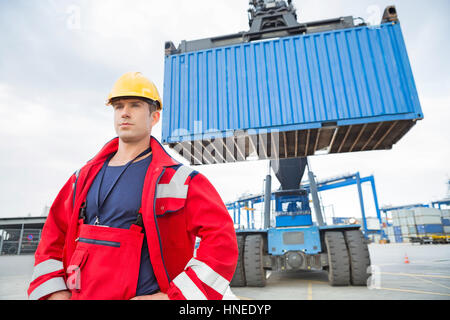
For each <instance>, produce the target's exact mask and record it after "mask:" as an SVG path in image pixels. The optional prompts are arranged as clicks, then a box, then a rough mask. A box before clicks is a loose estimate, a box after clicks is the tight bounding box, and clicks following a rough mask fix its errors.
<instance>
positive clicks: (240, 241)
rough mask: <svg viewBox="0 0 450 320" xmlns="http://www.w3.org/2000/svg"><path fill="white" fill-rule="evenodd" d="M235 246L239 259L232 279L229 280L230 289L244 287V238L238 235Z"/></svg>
mask: <svg viewBox="0 0 450 320" xmlns="http://www.w3.org/2000/svg"><path fill="white" fill-rule="evenodd" d="M236 238H237V245H238V249H239V257H238V261H237V265H236V271H235V272H234V276H233V279H231V282H230V286H232V287H245V283H246V282H245V271H244V247H245V236H244V235H238V236H237V237H236Z"/></svg>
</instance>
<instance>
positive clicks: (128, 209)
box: [85, 155, 159, 296]
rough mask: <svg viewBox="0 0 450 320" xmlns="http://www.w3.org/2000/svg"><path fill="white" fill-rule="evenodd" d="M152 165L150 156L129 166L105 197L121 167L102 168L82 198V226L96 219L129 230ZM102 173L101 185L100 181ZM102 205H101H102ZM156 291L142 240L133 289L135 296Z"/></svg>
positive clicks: (113, 226) (105, 224)
mask: <svg viewBox="0 0 450 320" xmlns="http://www.w3.org/2000/svg"><path fill="white" fill-rule="evenodd" d="M151 161H152V155H150V156H148V157H147V158H145V159H142V160H140V161H138V162H135V163H132V164H131V165H130V166H129V167H128V169H127V170H126V171H125V172H124V173H123V174H122V176H121V177H120V178H119V180H118V181H117V183H116V185H115V186H114V188H113V189H112V190H111V193H110V194H109V196H108V197H107V198H106V200H105V201H104V199H105V196H106V193H107V192H108V190H109V189H110V187H111V185H112V184H113V183H114V181H115V180H116V178H117V177H118V176H119V175H120V173H121V172H122V170H123V169H124V167H125V166H114V167H112V166H105V165H104V166H103V168H102V169H101V171H100V172H99V174H97V176H96V177H95V179H94V182H93V183H92V186H91V188H90V189H89V191H88V194H87V197H86V204H87V206H86V220H85V223H86V224H90V225H94V224H95V221H96V219H97V217H98V218H99V224H100V225H104V226H108V227H112V228H121V229H129V228H130V226H131V225H132V224H133V223H135V222H136V219H137V213H138V211H139V208H140V206H141V197H142V188H143V186H144V180H145V175H146V173H147V168H148V166H149V164H150V162H151ZM103 172H104V177H103V181H102V183H101V186H100V180H101V177H102V175H103ZM99 187H100V199H99V205H101V208H100V210H98V207H97V192H98V188H99ZM103 201H104V203H103V204H102V202H103ZM158 289H159V286H158V283H157V281H156V278H155V274H154V272H153V268H152V264H151V262H150V254H149V252H148V244H147V237H146V236H145V237H144V241H143V244H142V252H141V264H140V269H139V279H138V284H137V288H136V296H141V295H146V294H151V293H154V292H155V291H157V290H158Z"/></svg>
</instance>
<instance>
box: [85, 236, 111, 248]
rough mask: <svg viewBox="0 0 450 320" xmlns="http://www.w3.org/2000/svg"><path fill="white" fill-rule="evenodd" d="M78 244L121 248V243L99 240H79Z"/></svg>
mask: <svg viewBox="0 0 450 320" xmlns="http://www.w3.org/2000/svg"><path fill="white" fill-rule="evenodd" d="M78 242H83V243H89V244H96V245H99V246H106V247H115V248H120V242H116V241H106V240H97V239H88V238H78Z"/></svg>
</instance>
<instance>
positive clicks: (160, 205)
mask: <svg viewBox="0 0 450 320" xmlns="http://www.w3.org/2000/svg"><path fill="white" fill-rule="evenodd" d="M185 202H186V199H182V198H158V199H156V203H155V212H156V216H157V217H158V218H160V217H164V216H165V215H167V214H170V213H173V212H177V211H180V210H181V209H183V208H184V204H185Z"/></svg>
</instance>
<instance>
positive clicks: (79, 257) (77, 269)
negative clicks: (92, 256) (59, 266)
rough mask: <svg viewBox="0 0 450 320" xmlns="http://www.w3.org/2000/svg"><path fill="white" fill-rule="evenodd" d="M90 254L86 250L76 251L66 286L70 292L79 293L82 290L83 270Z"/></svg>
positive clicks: (68, 270) (69, 267) (68, 268)
mask: <svg viewBox="0 0 450 320" xmlns="http://www.w3.org/2000/svg"><path fill="white" fill-rule="evenodd" d="M88 256H89V252H88V251H87V250H86V249H84V248H77V249H75V251H74V253H73V255H72V258H71V259H70V264H69V266H68V267H67V274H68V277H67V282H66V285H67V287H68V289H69V290H71V291H75V292H79V291H80V290H81V285H82V283H81V270H82V268H83V266H84V265H85V264H86V261H87V259H88Z"/></svg>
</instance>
